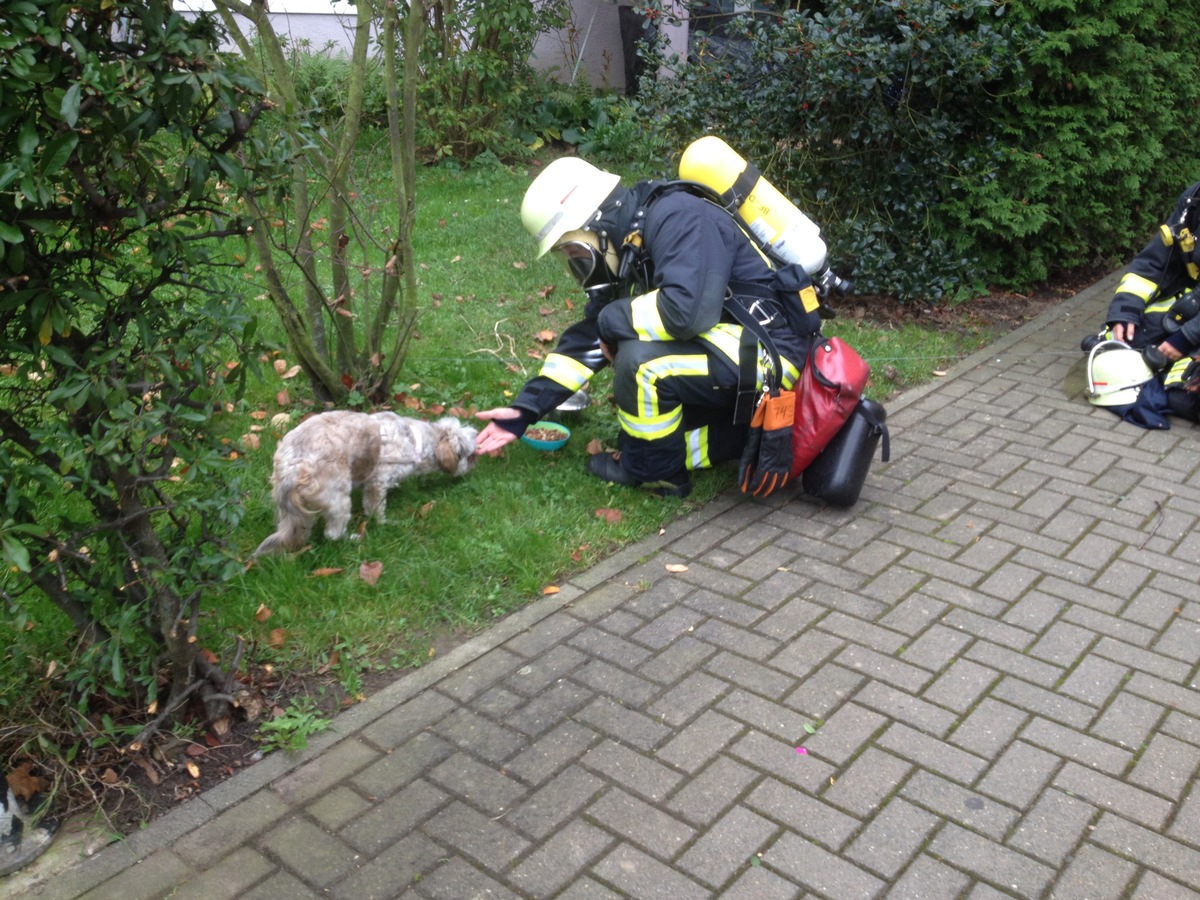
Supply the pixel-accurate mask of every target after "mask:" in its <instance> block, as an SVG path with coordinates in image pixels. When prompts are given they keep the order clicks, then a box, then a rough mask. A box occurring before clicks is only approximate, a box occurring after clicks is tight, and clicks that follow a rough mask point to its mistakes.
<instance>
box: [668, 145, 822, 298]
mask: <svg viewBox="0 0 1200 900" xmlns="http://www.w3.org/2000/svg"><path fill="white" fill-rule="evenodd" d="M679 177H680V178H682V179H684V180H685V181H697V182H699V183H700V184H703V185H704V186H705V187H708V188H711V189H712V190H714V191H716V192H717V193H719V194H720V195H721V196H722V198H723V199H724V200H725V202H726V203H729V204H731V205H733V204H736V209H737V213H738V215H739V216H741V217H742V221H744V222H745V223H746V225H747V226H748V227H749V228H750V230H751V232H753V234H754V236H755V237H757V238H758V239H759V240H760V241H762V242H763V243H766V244H770V245H771V248H772V250H774V252H775V254H776V255H777V256H778V257H779V258H780V259H782V260H783V261H784V262H787V263H799V264H800V265H801V266H802V267H803V269H804V271H805V272H807V273H808V274H809V275H814V276H815V275H817V274H819V273H821V272H823V271H824V270H825V268H826V266H825V257H826V247H825V242H824V241H823V240H821V229H820V228H818V227H817V225H816V224H815V223H814V222H813V220H812V219H810V218H809V217H808V216H806V215H805V214H804V213H802V212H800V210H798V209H797V208H796V206H795V204H794V203H792V202H791V201H790V200H788V198H787V197H785V196H783V194H781V193H779V191H778V190H777V189H776V188H775V186H774V185H772V184H771V183H770V182H769V181H767V179H765V178H763V177H762V172H761V171H759V169H758V167H757V166H755V165H753V164H751V163H748V162H746V160H744V159H743V158H742V157H741V156H739V155H738V153H737V152H736V151H735V150H734V149H733V148H732V147H730V146H729V145H728V144H726V143H725V142H724V141H723V140H721V139H720V138H719V137H717V136H716V135H711V134H710V135H707V136H705V137H702V138H700V139H698V140H696V141H693V142H692V143H691V144H689V145H688V148H687V149H686V150H684V151H683V156H682V157H681V158H680V160H679Z"/></svg>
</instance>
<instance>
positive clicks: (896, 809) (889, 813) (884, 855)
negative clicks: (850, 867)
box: [844, 798, 939, 880]
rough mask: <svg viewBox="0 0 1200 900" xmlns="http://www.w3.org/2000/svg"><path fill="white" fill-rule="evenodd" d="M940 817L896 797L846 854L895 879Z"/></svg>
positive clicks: (878, 873)
mask: <svg viewBox="0 0 1200 900" xmlns="http://www.w3.org/2000/svg"><path fill="white" fill-rule="evenodd" d="M938 824H939V820H938V817H937V816H935V815H934V814H933V813H930V812H927V811H926V810H923V809H921V808H920V807H918V806H914V805H913V804H911V803H907V802H905V801H904V800H903V799H901V798H896V799H894V800H892V801H891V802H890V803H888V804H887V806H885V807H884V808H883V809H882V810H881V811H880V813H879V815H877V816H875V817H874V818H873V819H872V820H871V822H870V824H869V825H867V827H866V828H864V829H863V832H862V834H860V835H859V836H858V837H857V838H855V840H854V842H853V843H852V844H851V845H850V846H849V847H848V848H847V850H846V852H845V854H844V856H845V857H847V858H849V859H852V860H854V861H855V862H858V863H861V864H862V865H864V866H866V867H867V868H868V869H870V870H871V871H873V872H875V873H876V874H877V875H880V876H882V877H883V878H886V879H889V880H890V879H893V878H895V876H896V874H897V873H898V872H900V870H901V869H903V868H904V866H906V865H907V864H908V862H909V860H911V859H912V858H913V856H915V855H916V854H917V853H918V851H920V849H921V847H922V845H923V844H924V843H925V841H926V839H927V838H928V837H929V835H930V834H931V833H932V832H933V830H934V829H935V828H937V827H938Z"/></svg>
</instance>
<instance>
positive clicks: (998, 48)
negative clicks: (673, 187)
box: [639, 0, 1200, 299]
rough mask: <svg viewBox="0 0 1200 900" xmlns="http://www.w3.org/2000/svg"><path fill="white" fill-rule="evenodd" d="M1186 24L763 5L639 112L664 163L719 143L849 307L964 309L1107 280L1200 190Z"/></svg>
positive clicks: (1185, 12)
mask: <svg viewBox="0 0 1200 900" xmlns="http://www.w3.org/2000/svg"><path fill="white" fill-rule="evenodd" d="M809 6H812V4H809ZM650 12H651V15H652V16H653V15H665V13H660V12H658V10H656V9H654V8H653V7H651V9H650ZM1198 26H1200V5H1196V4H1175V5H1174V6H1171V7H1168V6H1167V4H1166V3H1165V2H1163V0H1112V2H1101V0H1078V2H1068V0H1058V2H1055V0H1025V2H1018V3H1011V4H1000V3H995V2H992V0H961V2H955V3H946V2H935V0H885V2H873V3H861V2H860V3H853V4H850V3H842V4H835V3H825V4H821V5H820V6H819V8H804V9H800V10H783V11H770V12H761V11H760V12H759V13H758V14H756V15H754V16H741V17H739V18H737V19H735V20H734V21H733V22H732V23H729V24H727V25H726V27H725V29H724V33H723V34H718V35H717V36H716V38H715V39H713V40H711V41H710V42H709V43H708V44H707V45H705V44H704V43H703V42H694V43H693V54H692V59H691V60H690V62H689V63H688V64H686V65H685V64H683V62H682V61H680V60H664V62H665V64H666V65H668V67H674V68H675V69H676V74H675V75H674V77H671V78H667V79H660V80H659V81H658V83H657V84H656V85H653V86H647V87H648V88H649V89H647V90H643V91H642V94H641V95H640V100H639V102H640V104H641V106H642V109H641V113H642V115H643V116H644V117H646V118H653V120H654V122H655V134H656V135H657V139H658V140H661V141H662V142H663V144H662V145H663V148H664V152H670V151H674V152H677V150H678V149H681V148H682V147H683V146H685V145H686V143H688V141H689V140H690V139H692V138H694V137H696V136H698V135H699V134H703V133H707V132H714V133H717V134H720V135H722V136H723V137H724V138H725V139H726V140H727V141H728V142H729V143H730V144H731V145H733V146H734V147H735V148H736V149H738V150H739V151H740V152H742V154H743V155H745V156H747V157H748V158H750V159H753V160H754V161H755V162H757V163H758V164H759V165H760V166H761V167H762V168H763V169H764V170H765V171H766V172H767V174H768V175H769V177H770V178H771V179H772V181H774V182H775V183H776V185H777V186H779V187H780V188H781V189H783V190H784V191H785V192H786V193H788V195H789V196H791V197H793V198H795V199H797V200H798V201H799V203H800V205H801V206H802V207H803V208H804V209H805V210H806V211H807V212H808V213H809V214H810V215H812V216H813V218H814V219H815V220H816V221H818V222H819V223H820V224H821V226H822V228H823V230H824V231H825V233H826V235H827V237H828V238H829V243H830V245H831V248H832V251H831V252H832V255H833V258H834V259H833V261H834V262H835V263H837V264H838V265H839V266H840V267H841V268H842V269H843V270H845V271H847V272H850V273H851V274H853V276H854V277H855V279H856V281H857V283H858V288H859V291H860V292H872V291H878V292H887V293H893V294H897V295H899V296H901V297H905V298H913V299H915V298H922V299H943V298H956V297H967V296H970V295H971V294H972V293H974V292H975V291H977V290H979V289H980V288H982V287H983V286H984V285H987V284H1003V285H1006V286H1009V287H1017V288H1020V287H1027V286H1032V285H1034V284H1036V283H1038V282H1040V281H1043V280H1045V279H1046V278H1047V277H1048V275H1050V274H1052V273H1053V272H1054V271H1055V270H1059V269H1071V268H1076V267H1079V266H1083V265H1088V264H1093V263H1096V262H1108V261H1112V262H1113V264H1114V265H1116V264H1119V263H1120V262H1121V261H1122V260H1123V259H1124V258H1125V257H1127V256H1128V255H1130V254H1131V253H1132V252H1134V251H1135V250H1136V249H1137V248H1138V247H1140V246H1141V244H1142V243H1144V241H1145V240H1146V238H1147V237H1148V235H1149V234H1150V233H1151V231H1152V229H1153V228H1154V226H1155V225H1156V224H1157V222H1158V221H1159V217H1160V216H1162V215H1164V214H1165V212H1166V211H1167V210H1169V209H1170V207H1171V205H1172V204H1173V202H1174V199H1175V197H1176V196H1177V195H1178V193H1179V192H1180V191H1181V190H1182V189H1183V188H1184V187H1186V186H1187V185H1188V184H1190V183H1191V182H1193V181H1196V180H1200V165H1197V164H1196V163H1195V162H1193V159H1192V144H1191V142H1190V141H1188V140H1186V139H1187V137H1188V136H1190V134H1191V133H1192V130H1193V129H1192V125H1193V122H1194V121H1195V119H1196V113H1197V105H1198V103H1197V101H1198V98H1200V84H1198V83H1197V82H1196V79H1194V78H1193V77H1192V71H1193V67H1192V65H1191V64H1190V63H1191V60H1190V56H1189V55H1186V54H1185V52H1184V51H1185V48H1188V47H1190V46H1192V45H1194V40H1195V36H1196V35H1198V34H1200V27H1198Z"/></svg>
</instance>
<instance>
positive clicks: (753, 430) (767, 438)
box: [738, 391, 796, 497]
mask: <svg viewBox="0 0 1200 900" xmlns="http://www.w3.org/2000/svg"><path fill="white" fill-rule="evenodd" d="M795 418H796V395H795V394H793V393H792V392H791V391H776V392H775V393H764V394H763V397H762V400H760V401H759V404H758V408H757V409H756V410H755V411H754V418H752V419H751V420H750V435H749V438H748V439H747V441H746V449H745V450H744V451H743V452H742V460H741V464H740V465H739V466H738V487H739V488H740V489H741V491H742V493H743V494H751V495H752V496H755V497H769V496H770V495H771V494H773V493H774V492H775V491H777V490H779V489H780V488H782V487H783V486H784V485H786V484H787V483H788V481H789V479H790V478H791V477H792V423H793V422H794V421H795Z"/></svg>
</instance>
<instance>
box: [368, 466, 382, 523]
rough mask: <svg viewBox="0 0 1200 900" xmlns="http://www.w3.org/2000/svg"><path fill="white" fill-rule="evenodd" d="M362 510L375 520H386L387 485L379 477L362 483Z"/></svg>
mask: <svg viewBox="0 0 1200 900" xmlns="http://www.w3.org/2000/svg"><path fill="white" fill-rule="evenodd" d="M363 511H364V512H365V513H366V514H367V516H368V517H369V518H372V519H374V520H375V521H377V522H387V485H386V484H384V483H383V481H381V480H380V479H379V478H375V477H372V478H370V479H368V480H367V483H366V484H364V485H363Z"/></svg>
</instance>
